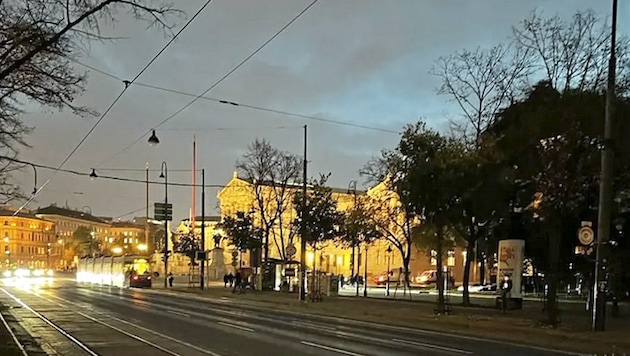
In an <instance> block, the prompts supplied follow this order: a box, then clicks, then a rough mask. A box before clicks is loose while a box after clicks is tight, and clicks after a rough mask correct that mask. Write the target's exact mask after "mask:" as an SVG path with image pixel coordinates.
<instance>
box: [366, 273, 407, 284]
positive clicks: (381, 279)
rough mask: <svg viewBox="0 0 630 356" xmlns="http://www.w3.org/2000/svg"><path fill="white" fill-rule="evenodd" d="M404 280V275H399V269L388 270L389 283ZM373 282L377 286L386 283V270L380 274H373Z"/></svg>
mask: <svg viewBox="0 0 630 356" xmlns="http://www.w3.org/2000/svg"><path fill="white" fill-rule="evenodd" d="M410 274H411V273H410ZM404 280H405V277H404V275H401V273H400V270H391V271H389V283H390V284H392V283H398V282H399V281H400V282H403V281H404ZM374 283H376V285H377V286H383V285H385V284H387V271H383V272H381V273H380V274H377V275H376V276H374Z"/></svg>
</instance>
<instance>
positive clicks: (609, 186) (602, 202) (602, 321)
mask: <svg viewBox="0 0 630 356" xmlns="http://www.w3.org/2000/svg"><path fill="white" fill-rule="evenodd" d="M616 36H617V0H613V9H612V29H611V36H610V59H609V61H608V86H607V89H606V117H605V123H604V145H603V149H602V160H601V174H600V183H599V209H598V216H597V248H596V252H595V256H596V257H595V283H594V286H593V298H594V299H593V320H592V322H593V323H592V328H593V331H604V330H605V329H606V289H607V277H606V269H605V266H606V263H607V261H606V259H607V257H608V254H607V250H608V242H609V240H610V225H611V210H612V202H613V199H612V196H613V175H614V166H613V161H614V158H615V152H614V140H613V121H614V105H615V75H616V58H615V46H616V45H617V43H616Z"/></svg>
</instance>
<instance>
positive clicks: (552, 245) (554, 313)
mask: <svg viewBox="0 0 630 356" xmlns="http://www.w3.org/2000/svg"><path fill="white" fill-rule="evenodd" d="M561 226H562V224H559V223H552V224H551V226H550V230H549V231H548V234H547V236H548V239H549V272H550V273H549V279H548V283H549V289H548V293H549V294H548V295H547V308H546V309H547V319H548V320H547V321H548V323H549V325H552V326H554V327H555V326H557V325H558V323H559V318H558V317H559V310H558V264H559V258H560V243H561V237H562V233H561V230H560V227H561Z"/></svg>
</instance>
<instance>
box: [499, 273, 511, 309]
mask: <svg viewBox="0 0 630 356" xmlns="http://www.w3.org/2000/svg"><path fill="white" fill-rule="evenodd" d="M511 292H512V280H511V279H510V276H508V275H507V274H505V275H503V281H502V282H501V313H503V314H505V312H506V311H507V305H508V301H509V299H510V297H511Z"/></svg>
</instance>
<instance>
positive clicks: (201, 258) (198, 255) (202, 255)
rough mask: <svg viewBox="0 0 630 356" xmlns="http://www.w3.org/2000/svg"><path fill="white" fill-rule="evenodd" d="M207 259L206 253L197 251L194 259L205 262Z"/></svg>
mask: <svg viewBox="0 0 630 356" xmlns="http://www.w3.org/2000/svg"><path fill="white" fill-rule="evenodd" d="M206 258H207V256H206V251H197V253H196V256H195V259H196V260H197V261H205V260H206Z"/></svg>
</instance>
